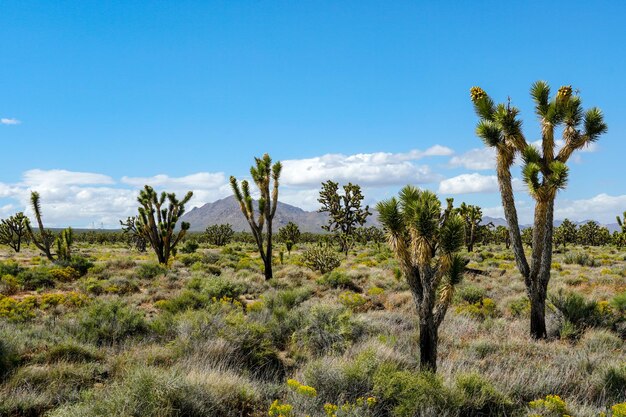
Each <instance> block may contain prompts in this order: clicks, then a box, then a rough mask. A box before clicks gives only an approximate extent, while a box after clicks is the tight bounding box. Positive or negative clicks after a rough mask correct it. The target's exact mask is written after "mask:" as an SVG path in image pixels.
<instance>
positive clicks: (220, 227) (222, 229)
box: [204, 223, 235, 246]
mask: <svg viewBox="0 0 626 417" xmlns="http://www.w3.org/2000/svg"><path fill="white" fill-rule="evenodd" d="M204 233H205V235H206V238H207V241H208V242H209V243H210V244H211V245H215V246H225V245H228V243H230V241H231V240H232V238H233V236H234V235H235V231H234V230H233V226H231V225H230V223H226V224H212V225H209V226H207V228H206V230H205V231H204Z"/></svg>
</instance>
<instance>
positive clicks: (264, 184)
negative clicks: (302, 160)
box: [230, 154, 283, 280]
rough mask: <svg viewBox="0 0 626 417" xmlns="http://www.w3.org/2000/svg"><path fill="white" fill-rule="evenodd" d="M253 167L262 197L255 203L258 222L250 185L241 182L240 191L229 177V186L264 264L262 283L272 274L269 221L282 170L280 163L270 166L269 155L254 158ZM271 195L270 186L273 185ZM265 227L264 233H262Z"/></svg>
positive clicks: (270, 159)
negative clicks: (255, 211)
mask: <svg viewBox="0 0 626 417" xmlns="http://www.w3.org/2000/svg"><path fill="white" fill-rule="evenodd" d="M254 160H255V165H253V166H252V167H251V168H250V175H251V176H252V180H253V181H254V183H255V184H256V185H257V188H258V189H259V192H260V193H261V197H260V198H259V202H258V212H259V215H258V218H256V219H255V214H254V207H253V200H252V196H251V195H250V185H249V183H248V181H246V180H244V181H241V188H240V187H239V184H238V183H237V178H235V177H232V176H231V177H230V185H231V187H232V189H233V193H234V194H235V197H236V198H237V201H238V202H239V205H240V207H241V212H242V213H243V215H244V216H245V218H246V220H247V221H248V224H249V225H250V229H251V230H252V235H253V236H254V240H255V242H256V244H257V248H258V249H259V255H260V256H261V259H262V260H263V265H264V274H265V279H266V280H267V279H271V278H272V276H273V274H272V221H273V220H274V215H275V214H276V207H277V204H278V185H279V182H278V180H279V179H280V172H281V170H282V168H283V166H282V164H281V163H280V162H276V163H275V164H273V165H272V158H270V156H269V155H268V154H265V155H263V157H262V158H254ZM272 182H273V184H272V187H271V188H272V191H271V192H270V183H272ZM266 224H267V228H266V232H265V233H263V229H264V228H265V225H266Z"/></svg>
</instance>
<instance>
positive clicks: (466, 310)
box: [456, 298, 498, 320]
mask: <svg viewBox="0 0 626 417" xmlns="http://www.w3.org/2000/svg"><path fill="white" fill-rule="evenodd" d="M456 312H457V313H459V314H464V315H466V316H469V317H472V318H475V319H479V320H485V319H486V318H489V317H496V316H497V315H498V310H497V309H496V303H495V301H493V300H492V299H491V298H483V299H481V300H479V301H478V302H476V303H473V304H467V303H466V304H463V305H460V306H458V307H457V308H456Z"/></svg>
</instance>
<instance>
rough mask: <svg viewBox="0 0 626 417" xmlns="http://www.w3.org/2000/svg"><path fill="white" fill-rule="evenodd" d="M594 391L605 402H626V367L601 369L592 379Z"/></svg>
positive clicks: (617, 366) (620, 365) (615, 366)
mask: <svg viewBox="0 0 626 417" xmlns="http://www.w3.org/2000/svg"><path fill="white" fill-rule="evenodd" d="M592 385H593V391H594V394H595V396H596V397H597V398H599V399H602V400H603V401H605V402H613V403H614V402H617V401H623V400H624V393H625V392H626V365H624V364H623V363H622V364H619V365H614V366H606V367H602V368H600V369H599V370H598V371H597V372H596V375H594V376H593V377H592Z"/></svg>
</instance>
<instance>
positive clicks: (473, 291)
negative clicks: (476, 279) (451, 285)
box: [456, 285, 487, 304]
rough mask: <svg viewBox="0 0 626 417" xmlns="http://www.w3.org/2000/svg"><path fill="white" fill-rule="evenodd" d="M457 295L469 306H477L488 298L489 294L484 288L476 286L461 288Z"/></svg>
mask: <svg viewBox="0 0 626 417" xmlns="http://www.w3.org/2000/svg"><path fill="white" fill-rule="evenodd" d="M456 295H457V297H458V299H459V300H461V301H465V302H466V303H468V304H475V303H478V302H480V301H481V300H482V299H483V298H485V297H486V296H487V292H486V291H485V290H484V289H483V288H480V287H477V286H475V285H466V286H462V287H460V288H459V289H458V291H457V292H456Z"/></svg>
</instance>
